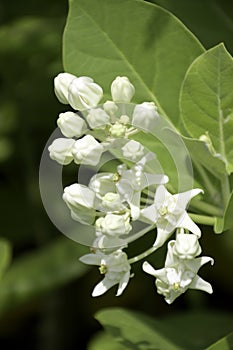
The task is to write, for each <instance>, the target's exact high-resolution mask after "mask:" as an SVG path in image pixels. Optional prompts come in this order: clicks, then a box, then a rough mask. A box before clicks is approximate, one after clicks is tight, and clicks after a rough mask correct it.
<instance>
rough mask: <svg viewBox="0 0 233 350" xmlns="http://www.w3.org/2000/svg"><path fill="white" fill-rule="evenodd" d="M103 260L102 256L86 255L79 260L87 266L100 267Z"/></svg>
mask: <svg viewBox="0 0 233 350" xmlns="http://www.w3.org/2000/svg"><path fill="white" fill-rule="evenodd" d="M101 259H102V254H100V253H99V254H94V253H92V254H86V255H83V256H81V257H80V258H79V260H80V261H81V262H82V263H84V264H87V265H100V264H101Z"/></svg>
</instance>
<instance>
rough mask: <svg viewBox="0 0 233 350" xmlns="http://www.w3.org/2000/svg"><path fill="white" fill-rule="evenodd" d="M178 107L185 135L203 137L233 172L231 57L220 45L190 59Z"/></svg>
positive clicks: (232, 74)
mask: <svg viewBox="0 0 233 350" xmlns="http://www.w3.org/2000/svg"><path fill="white" fill-rule="evenodd" d="M180 106H181V112H182V117H183V121H184V124H185V127H186V129H187V131H188V132H189V134H190V135H191V136H192V137H194V138H198V139H199V138H200V137H201V138H202V139H204V140H205V141H206V144H207V146H208V147H209V149H210V151H211V153H212V154H213V155H214V157H218V158H219V159H221V160H222V161H223V162H224V163H225V168H226V171H227V173H228V174H230V173H231V172H232V171H233V138H232V132H233V59H232V57H231V56H230V54H229V53H228V52H227V51H226V49H225V47H224V46H223V45H222V44H221V45H219V46H216V47H214V48H213V49H210V50H209V51H207V52H205V53H204V54H202V55H201V56H200V57H198V58H197V59H196V60H195V61H194V62H193V64H192V65H191V67H190V68H189V70H188V72H187V74H186V76H185V79H184V83H183V87H182V90H181V95H180Z"/></svg>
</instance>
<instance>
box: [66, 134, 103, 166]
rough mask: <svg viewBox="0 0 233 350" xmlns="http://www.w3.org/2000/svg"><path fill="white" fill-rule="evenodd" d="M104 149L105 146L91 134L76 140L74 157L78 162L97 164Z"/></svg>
mask: <svg viewBox="0 0 233 350" xmlns="http://www.w3.org/2000/svg"><path fill="white" fill-rule="evenodd" d="M103 151H104V148H103V146H102V145H101V144H100V143H99V142H98V141H96V139H95V138H94V137H93V136H91V135H86V136H84V137H83V138H81V139H79V140H77V141H75V143H74V146H73V152H72V153H73V157H74V162H75V163H76V164H81V163H82V164H86V165H97V164H98V163H99V160H100V157H101V155H102V153H103Z"/></svg>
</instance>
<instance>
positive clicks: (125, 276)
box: [116, 271, 130, 297]
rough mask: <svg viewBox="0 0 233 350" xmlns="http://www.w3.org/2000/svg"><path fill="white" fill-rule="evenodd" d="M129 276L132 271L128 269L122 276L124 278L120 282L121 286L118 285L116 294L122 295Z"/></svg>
mask: <svg viewBox="0 0 233 350" xmlns="http://www.w3.org/2000/svg"><path fill="white" fill-rule="evenodd" d="M129 278H130V271H127V272H126V273H125V274H124V276H123V277H122V279H121V280H120V283H119V287H118V290H117V294H116V296H117V297H118V296H120V295H121V294H122V293H123V291H124V290H125V288H126V287H127V284H128V282H129Z"/></svg>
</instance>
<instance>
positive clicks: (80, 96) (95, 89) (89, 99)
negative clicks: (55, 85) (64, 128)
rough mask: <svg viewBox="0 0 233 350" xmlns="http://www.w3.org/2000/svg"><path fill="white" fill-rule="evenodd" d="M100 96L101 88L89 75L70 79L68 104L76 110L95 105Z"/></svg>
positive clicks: (101, 94)
mask: <svg viewBox="0 0 233 350" xmlns="http://www.w3.org/2000/svg"><path fill="white" fill-rule="evenodd" d="M102 96H103V90H102V88H101V87H100V86H99V85H98V84H96V83H94V81H93V79H91V78H89V77H79V78H76V79H74V80H72V82H71V84H70V85H69V88H68V101H69V104H70V105H71V106H72V107H73V108H74V109H76V110H77V109H78V110H83V109H86V108H92V107H95V106H97V104H98V103H99V101H100V100H101V98H102Z"/></svg>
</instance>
